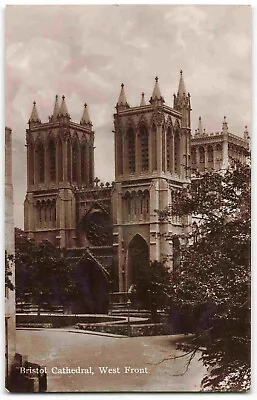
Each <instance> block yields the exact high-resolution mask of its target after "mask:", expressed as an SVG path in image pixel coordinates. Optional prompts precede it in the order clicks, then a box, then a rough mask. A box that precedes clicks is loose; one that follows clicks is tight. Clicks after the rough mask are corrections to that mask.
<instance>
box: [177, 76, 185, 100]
mask: <svg viewBox="0 0 257 400" xmlns="http://www.w3.org/2000/svg"><path fill="white" fill-rule="evenodd" d="M184 94H186V87H185V82H184V78H183V71H182V69H181V70H180V78H179V84H178V95H179V96H182V97H183V95H184Z"/></svg>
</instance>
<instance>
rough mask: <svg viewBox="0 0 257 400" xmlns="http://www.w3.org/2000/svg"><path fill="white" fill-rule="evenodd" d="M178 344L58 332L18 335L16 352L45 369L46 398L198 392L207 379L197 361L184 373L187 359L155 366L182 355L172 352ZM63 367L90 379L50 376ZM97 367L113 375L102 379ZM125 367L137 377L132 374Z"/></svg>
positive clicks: (165, 340) (169, 340) (163, 339)
mask: <svg viewBox="0 0 257 400" xmlns="http://www.w3.org/2000/svg"><path fill="white" fill-rule="evenodd" d="M176 340H177V337H176V336H155V337H137V338H123V337H110V336H102V335H93V334H85V333H84V334H83V333H75V332H74V333H73V332H68V331H65V330H58V329H56V330H51V329H49V330H47V329H45V330H17V352H19V353H21V354H24V355H25V354H27V355H28V358H29V361H31V362H36V363H39V364H40V365H45V366H46V367H47V375H48V391H49V392H110V391H114V392H119V391H128V392H132V391H139V392H144V391H148V392H149V391H166V392H170V391H175V392H177V391H199V389H200V381H201V379H202V377H203V375H204V373H205V369H204V367H203V366H202V363H201V362H200V361H198V358H199V357H195V358H194V359H193V361H192V363H191V364H190V367H189V369H188V371H187V372H186V373H184V371H185V368H186V362H187V360H188V358H186V357H182V358H178V359H176V360H168V361H163V362H161V363H160V364H157V363H158V362H160V361H161V360H163V359H165V358H167V357H170V356H174V355H175V354H176V356H177V355H180V354H182V353H181V352H179V351H177V350H176V345H175V342H176ZM155 364H157V365H155ZM54 367H55V369H54V370H53V371H52V368H54ZM65 367H68V368H70V369H72V368H74V369H75V368H77V367H80V368H84V369H85V370H86V369H89V367H91V371H92V374H91V373H88V374H87V373H82V374H79V373H77V374H54V373H53V372H57V370H58V369H62V368H65ZM99 367H108V368H110V369H112V372H109V373H108V372H107V373H101V371H100V368H99ZM126 367H127V368H126ZM129 367H130V369H133V368H134V369H135V371H134V372H133V373H130V372H129V371H130V370H129ZM102 370H103V369H102ZM115 371H116V373H114V372H115ZM126 371H127V373H125V372H126ZM132 371H133V370H132ZM136 371H139V372H136Z"/></svg>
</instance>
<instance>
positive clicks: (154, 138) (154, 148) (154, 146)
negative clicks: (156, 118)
mask: <svg viewBox="0 0 257 400" xmlns="http://www.w3.org/2000/svg"><path fill="white" fill-rule="evenodd" d="M152 168H153V171H156V170H157V129H156V125H155V124H153V127H152Z"/></svg>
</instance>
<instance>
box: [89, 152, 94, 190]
mask: <svg viewBox="0 0 257 400" xmlns="http://www.w3.org/2000/svg"><path fill="white" fill-rule="evenodd" d="M93 152H94V147H93V145H92V144H91V145H90V146H89V148H88V161H89V184H92V183H93V180H94V165H93V154H94V153H93Z"/></svg>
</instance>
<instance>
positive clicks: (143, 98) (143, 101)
mask: <svg viewBox="0 0 257 400" xmlns="http://www.w3.org/2000/svg"><path fill="white" fill-rule="evenodd" d="M141 96H142V97H141V103H140V106H145V105H146V103H145V94H144V92H142V94H141Z"/></svg>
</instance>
